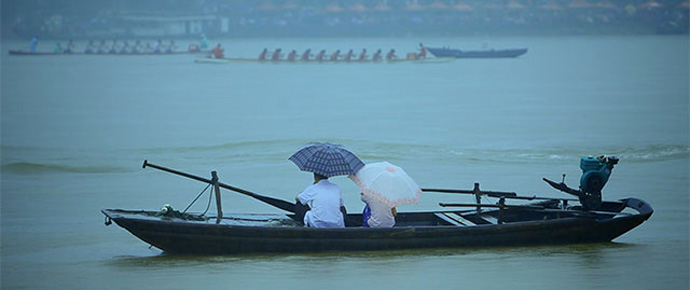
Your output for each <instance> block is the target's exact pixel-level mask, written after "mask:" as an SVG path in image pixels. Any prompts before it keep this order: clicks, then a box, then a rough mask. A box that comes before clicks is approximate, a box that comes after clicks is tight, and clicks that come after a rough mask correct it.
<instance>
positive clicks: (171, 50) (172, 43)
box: [165, 40, 177, 53]
mask: <svg viewBox="0 0 690 290" xmlns="http://www.w3.org/2000/svg"><path fill="white" fill-rule="evenodd" d="M176 48H177V45H175V41H174V40H171V41H170V45H168V47H167V48H166V49H165V53H172V52H173V51H175V49H176Z"/></svg>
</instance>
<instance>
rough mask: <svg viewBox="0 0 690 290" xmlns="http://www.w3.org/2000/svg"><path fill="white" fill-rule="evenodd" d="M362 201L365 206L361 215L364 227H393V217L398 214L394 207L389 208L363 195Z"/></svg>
mask: <svg viewBox="0 0 690 290" xmlns="http://www.w3.org/2000/svg"><path fill="white" fill-rule="evenodd" d="M362 201H363V202H364V203H365V204H366V207H364V213H363V214H362V216H363V217H364V226H365V227H371V228H390V227H393V226H394V225H395V216H396V215H397V214H398V212H397V210H396V209H395V208H394V207H393V208H391V207H390V206H388V205H386V204H385V203H384V202H382V201H380V200H377V199H375V198H372V197H371V196H368V195H364V194H362Z"/></svg>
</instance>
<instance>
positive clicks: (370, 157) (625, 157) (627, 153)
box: [2, 139, 690, 174]
mask: <svg viewBox="0 0 690 290" xmlns="http://www.w3.org/2000/svg"><path fill="white" fill-rule="evenodd" d="M328 141H332V142H336V143H340V144H346V145H345V146H346V147H348V148H350V149H351V150H353V151H354V152H355V153H356V154H357V155H358V156H359V157H360V158H361V159H362V160H363V161H365V162H376V161H392V162H395V161H398V160H406V159H407V160H409V159H414V160H429V161H435V162H454V163H459V164H463V163H475V164H476V163H479V164H481V163H487V164H488V163H490V164H515V163H535V162H537V163H554V162H565V163H572V162H579V159H580V158H581V157H584V156H590V155H614V156H617V157H619V158H620V159H621V160H622V162H625V163H640V162H657V161H667V160H676V159H687V158H690V147H687V146H683V145H655V146H648V147H640V148H637V147H609V148H584V149H566V148H555V149H461V148H449V147H447V146H443V145H424V144H409V143H376V142H368V141H354V140H328ZM309 142H310V141H308V140H294V139H289V140H270V141H247V142H234V143H225V144H217V145H208V146H189V147H168V148H153V149H152V148H144V149H134V150H122V151H119V152H118V151H115V152H110V154H112V155H108V156H107V157H105V156H101V158H95V157H94V155H96V154H81V153H82V152H62V154H59V156H60V157H54V156H53V157H52V158H50V157H46V156H41V155H44V154H41V152H42V151H41V150H39V149H37V148H33V147H32V148H20V147H12V148H7V149H8V150H3V151H4V153H5V154H7V153H8V151H9V153H10V155H11V156H12V158H6V157H7V156H8V155H5V156H4V157H3V164H2V172H3V173H15V174H45V173H124V172H133V171H136V170H139V169H140V168H139V166H138V165H139V164H138V163H139V162H140V161H142V160H144V159H147V158H148V159H152V160H180V159H182V160H184V163H190V162H191V163H197V164H198V165H205V164H208V165H216V164H229V163H234V164H238V165H242V164H267V163H278V162H287V158H288V157H289V156H290V154H292V153H293V151H294V150H297V149H299V148H300V147H301V146H302V145H304V144H306V143H309ZM45 151H48V152H53V151H54V150H53V149H45V150H44V151H43V152H44V153H45ZM53 153H54V152H53ZM65 155H69V156H71V157H70V158H65V157H64V156H65Z"/></svg>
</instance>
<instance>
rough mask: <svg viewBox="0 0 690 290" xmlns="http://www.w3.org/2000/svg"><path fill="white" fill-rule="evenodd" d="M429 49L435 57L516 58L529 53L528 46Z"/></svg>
mask: <svg viewBox="0 0 690 290" xmlns="http://www.w3.org/2000/svg"><path fill="white" fill-rule="evenodd" d="M427 49H428V50H429V52H430V53H431V54H433V55H434V56H435V57H454V58H515V57H518V56H521V55H523V54H525V53H527V48H514V49H484V50H461V49H453V48H447V47H442V48H438V47H437V48H434V47H427Z"/></svg>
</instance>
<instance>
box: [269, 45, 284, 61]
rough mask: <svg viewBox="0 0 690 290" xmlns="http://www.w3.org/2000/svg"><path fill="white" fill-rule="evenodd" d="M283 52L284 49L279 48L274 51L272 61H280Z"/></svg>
mask: <svg viewBox="0 0 690 290" xmlns="http://www.w3.org/2000/svg"><path fill="white" fill-rule="evenodd" d="M281 52H282V49H280V48H278V49H276V50H275V51H274V52H273V55H271V61H279V60H280V57H281Z"/></svg>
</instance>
